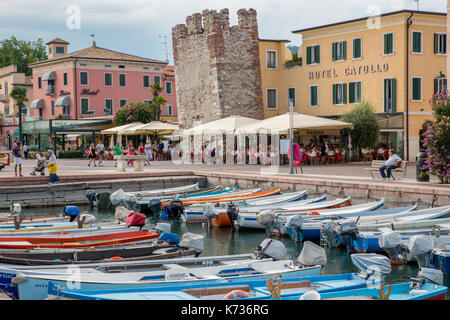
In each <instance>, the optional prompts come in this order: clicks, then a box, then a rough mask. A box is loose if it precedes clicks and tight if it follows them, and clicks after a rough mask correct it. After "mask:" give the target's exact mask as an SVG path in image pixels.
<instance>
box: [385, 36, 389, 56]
mask: <svg viewBox="0 0 450 320" xmlns="http://www.w3.org/2000/svg"><path fill="white" fill-rule="evenodd" d="M388 52H389V51H388V35H387V34H385V35H384V54H388Z"/></svg>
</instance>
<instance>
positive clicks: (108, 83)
mask: <svg viewBox="0 0 450 320" xmlns="http://www.w3.org/2000/svg"><path fill="white" fill-rule="evenodd" d="M112 84H113V83H112V73H105V86H106V87H112Z"/></svg>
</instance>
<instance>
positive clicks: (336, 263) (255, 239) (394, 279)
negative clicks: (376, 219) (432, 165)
mask: <svg viewBox="0 0 450 320" xmlns="http://www.w3.org/2000/svg"><path fill="white" fill-rule="evenodd" d="M353 203H354V204H357V202H356V201H353ZM387 206H388V207H391V206H389V205H387ZM61 210H62V208H61V207H47V208H32V209H24V210H23V211H22V214H23V216H34V215H52V214H58V213H60V212H61ZM80 210H81V212H83V213H90V214H92V215H94V216H95V217H96V219H97V220H98V221H100V222H113V221H114V213H113V212H102V211H98V210H97V208H94V211H93V212H92V211H89V207H87V206H80ZM147 218H148V221H147V227H148V223H149V224H150V228H152V227H155V226H156V224H157V223H158V222H167V223H171V231H172V232H173V233H175V234H177V235H178V236H180V239H181V237H182V235H183V234H184V233H185V232H191V233H195V234H201V235H203V236H205V239H204V240H205V241H204V251H203V253H202V254H201V256H217V255H230V254H241V253H249V252H253V251H254V250H255V249H256V247H257V246H258V245H259V244H260V243H261V242H262V241H263V240H264V239H265V238H266V235H265V232H264V231H262V230H261V231H240V232H232V231H231V229H230V228H214V227H212V228H210V229H208V227H207V225H206V224H205V223H203V224H201V223H189V224H186V223H184V222H181V221H173V220H160V219H159V218H156V217H153V216H149V215H148V216H147ZM279 240H280V241H282V242H283V243H284V245H285V247H286V250H287V254H286V257H285V258H286V259H291V260H293V261H295V262H296V261H297V258H298V256H299V254H300V252H301V250H302V246H303V245H302V243H296V242H294V241H293V240H292V239H290V238H284V237H283V238H279ZM325 250H326V253H327V264H326V265H325V266H324V267H323V268H322V272H321V274H323V275H325V274H338V273H349V272H358V271H359V270H358V269H357V268H356V267H355V266H353V264H352V262H351V259H350V256H349V255H348V253H347V250H346V249H345V248H333V249H331V248H326V249H325ZM417 272H418V267H417V264H415V263H409V264H407V265H393V266H392V271H391V273H390V274H389V275H386V276H384V278H383V282H384V283H385V284H394V283H400V282H407V281H408V279H410V278H411V277H414V276H416V275H417ZM449 278H450V277H449V276H448V275H444V286H447V287H450V279H449ZM446 300H450V294H449V291H447V296H446Z"/></svg>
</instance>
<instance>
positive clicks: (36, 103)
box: [30, 99, 44, 109]
mask: <svg viewBox="0 0 450 320" xmlns="http://www.w3.org/2000/svg"><path fill="white" fill-rule="evenodd" d="M42 108H44V99H36V100H33V101H31V104H30V109H42Z"/></svg>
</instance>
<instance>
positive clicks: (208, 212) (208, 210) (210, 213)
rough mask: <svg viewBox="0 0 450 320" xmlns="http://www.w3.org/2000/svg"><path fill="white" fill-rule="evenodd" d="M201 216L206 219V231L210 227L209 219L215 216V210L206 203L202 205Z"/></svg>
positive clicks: (212, 205)
mask: <svg viewBox="0 0 450 320" xmlns="http://www.w3.org/2000/svg"><path fill="white" fill-rule="evenodd" d="M203 215H204V216H205V217H206V222H207V223H208V229H209V228H210V227H211V219H212V218H213V217H214V216H215V215H216V208H215V207H214V204H212V203H206V204H205V205H203Z"/></svg>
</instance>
